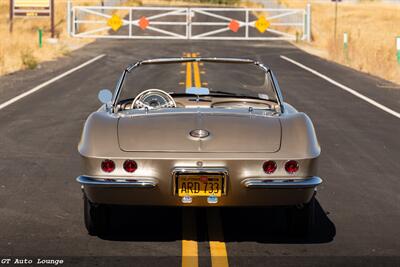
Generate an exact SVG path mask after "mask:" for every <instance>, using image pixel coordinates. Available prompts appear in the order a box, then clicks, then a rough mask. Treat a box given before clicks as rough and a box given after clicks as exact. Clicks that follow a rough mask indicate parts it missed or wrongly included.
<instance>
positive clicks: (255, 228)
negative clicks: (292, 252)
mask: <svg viewBox="0 0 400 267" xmlns="http://www.w3.org/2000/svg"><path fill="white" fill-rule="evenodd" d="M189 209H191V208H189ZM193 209H194V210H195V212H194V213H193V214H194V215H195V217H196V218H194V219H193V220H189V221H184V220H182V212H183V208H163V207H140V208H137V207H128V206H113V208H112V210H111V211H110V216H109V218H110V220H109V222H108V231H107V233H106V234H103V235H101V236H99V237H100V238H101V239H105V240H111V241H139V242H140V241H143V242H163V241H164V242H167V241H176V240H181V239H182V232H183V231H182V228H183V227H184V226H183V223H187V224H192V223H193V222H195V223H196V225H197V227H196V228H197V237H196V240H197V241H207V240H209V237H208V227H210V226H208V223H207V208H193ZM213 209H218V210H219V213H220V218H218V219H219V220H221V221H222V228H223V236H224V238H223V240H218V241H225V242H244V241H247V242H248V241H250V242H258V243H276V244H281V243H288V244H301V243H303V244H307V243H327V242H330V241H332V240H333V239H334V237H335V235H336V228H335V225H334V223H333V222H332V221H331V220H330V219H329V218H328V216H327V213H326V212H325V211H324V210H323V209H322V207H321V205H320V204H319V203H318V201H317V203H316V219H315V226H314V228H313V231H312V232H311V233H310V234H309V235H308V236H307V237H294V236H293V235H291V234H288V228H287V223H286V221H287V220H286V216H287V214H286V209H285V208H282V207H280V208H278V207H273V208H265V207H261V208H260V207H250V208H249V207H247V208H213ZM208 222H210V221H208ZM211 227H214V226H211ZM216 230H217V231H219V229H216ZM186 238H187V237H186ZM189 239H191V238H189Z"/></svg>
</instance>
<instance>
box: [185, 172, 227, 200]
mask: <svg viewBox="0 0 400 267" xmlns="http://www.w3.org/2000/svg"><path fill="white" fill-rule="evenodd" d="M222 186H223V176H222V175H218V174H204V175H202V174H200V175H197V174H196V175H193V174H191V175H187V174H181V175H179V176H178V195H179V196H180V197H183V196H192V197H193V196H196V197H201V196H217V197H220V196H221V195H222V190H223V188H222Z"/></svg>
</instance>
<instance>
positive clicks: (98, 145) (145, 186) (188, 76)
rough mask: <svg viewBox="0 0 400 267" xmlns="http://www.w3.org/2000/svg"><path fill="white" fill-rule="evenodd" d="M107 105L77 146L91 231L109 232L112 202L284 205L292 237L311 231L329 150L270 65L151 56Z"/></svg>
mask: <svg viewBox="0 0 400 267" xmlns="http://www.w3.org/2000/svg"><path fill="white" fill-rule="evenodd" d="M99 99H100V101H101V102H102V103H103V106H102V107H101V108H100V109H99V110H97V111H95V112H93V113H92V114H91V115H90V116H89V117H88V119H87V120H86V123H85V126H84V129H83V133H82V137H81V140H80V143H79V147H78V150H79V153H80V155H81V156H82V160H83V166H84V167H83V168H84V169H83V174H82V175H81V176H79V177H78V178H77V181H78V182H79V183H80V184H81V185H82V190H83V194H84V218H85V225H86V227H87V230H88V232H89V233H90V234H100V233H102V232H103V231H105V229H106V228H107V221H108V218H107V217H108V214H109V210H110V208H111V207H112V205H133V206H149V208H151V206H183V207H215V206H217V207H228V206H229V207H238V206H286V207H289V210H290V212H289V214H290V216H288V217H289V218H290V222H291V223H290V225H291V227H292V229H294V231H299V232H301V233H305V232H308V231H309V229H310V228H311V225H312V221H313V216H314V212H315V211H314V210H315V192H316V187H317V186H318V185H319V184H321V182H322V180H321V179H320V178H319V177H318V176H317V165H318V161H317V159H318V157H319V155H320V151H321V149H320V146H319V144H318V140H317V137H316V134H315V131H314V127H313V124H312V122H311V120H310V118H309V117H308V116H307V115H306V114H304V113H302V112H298V111H297V110H296V109H295V108H294V107H292V106H291V105H289V104H288V103H285V102H284V100H283V97H282V94H281V90H280V88H279V85H278V82H277V80H276V78H275V76H274V74H273V73H272V71H271V70H270V69H269V68H268V67H267V66H266V65H264V64H262V63H260V62H257V61H253V60H249V59H233V58H196V57H192V58H173V59H165V58H161V59H151V60H143V61H139V62H137V63H135V64H133V65H130V66H128V67H127V68H126V69H125V70H124V71H123V73H122V76H121V77H120V79H119V80H118V82H117V85H116V88H115V90H114V92H113V93H112V92H111V91H109V90H107V89H104V90H101V91H100V93H99Z"/></svg>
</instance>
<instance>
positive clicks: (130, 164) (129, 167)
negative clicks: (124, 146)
mask: <svg viewBox="0 0 400 267" xmlns="http://www.w3.org/2000/svg"><path fill="white" fill-rule="evenodd" d="M136 169H137V164H136V162H135V161H134V160H125V162H124V170H125V171H127V172H134V171H136Z"/></svg>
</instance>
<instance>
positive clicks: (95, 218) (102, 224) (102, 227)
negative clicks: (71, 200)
mask: <svg viewBox="0 0 400 267" xmlns="http://www.w3.org/2000/svg"><path fill="white" fill-rule="evenodd" d="M83 208H84V220H85V226H86V229H87V231H88V233H89V235H101V234H104V233H105V232H106V230H107V207H106V206H105V205H100V204H94V203H92V202H90V201H89V199H88V198H87V197H86V195H84V196H83Z"/></svg>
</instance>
